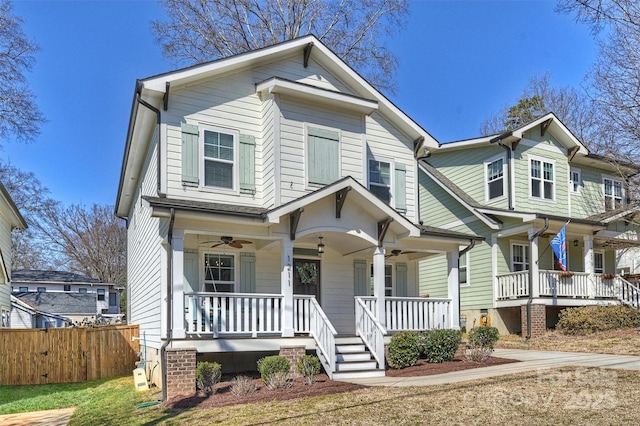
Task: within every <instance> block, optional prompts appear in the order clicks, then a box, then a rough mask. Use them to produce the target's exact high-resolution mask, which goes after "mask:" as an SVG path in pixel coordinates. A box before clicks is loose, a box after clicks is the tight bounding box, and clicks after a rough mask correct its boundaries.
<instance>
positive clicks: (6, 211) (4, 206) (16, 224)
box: [0, 182, 27, 229]
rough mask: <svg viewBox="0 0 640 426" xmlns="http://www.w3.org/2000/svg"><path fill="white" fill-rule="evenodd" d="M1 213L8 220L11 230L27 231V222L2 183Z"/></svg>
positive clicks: (0, 183) (0, 190)
mask: <svg viewBox="0 0 640 426" xmlns="http://www.w3.org/2000/svg"><path fill="white" fill-rule="evenodd" d="M0 213H1V214H2V215H3V216H5V217H6V218H7V221H8V223H9V225H10V226H11V229H27V222H26V221H25V220H24V217H22V215H21V214H20V211H19V210H18V207H16V204H15V203H14V202H13V199H12V198H11V196H10V195H9V193H8V192H7V189H6V188H5V187H4V185H3V184H2V182H0Z"/></svg>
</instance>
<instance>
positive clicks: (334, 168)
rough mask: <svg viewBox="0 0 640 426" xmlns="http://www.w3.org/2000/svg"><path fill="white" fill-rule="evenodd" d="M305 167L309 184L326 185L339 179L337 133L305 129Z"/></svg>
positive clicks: (338, 143) (311, 128)
mask: <svg viewBox="0 0 640 426" xmlns="http://www.w3.org/2000/svg"><path fill="white" fill-rule="evenodd" d="M307 132H308V135H307V166H308V169H309V170H308V178H309V184H312V185H328V184H330V183H332V182H335V181H336V180H338V179H339V178H340V171H339V170H338V165H339V156H340V137H339V135H338V132H334V131H331V130H325V129H316V128H314V127H309V128H308V129H307Z"/></svg>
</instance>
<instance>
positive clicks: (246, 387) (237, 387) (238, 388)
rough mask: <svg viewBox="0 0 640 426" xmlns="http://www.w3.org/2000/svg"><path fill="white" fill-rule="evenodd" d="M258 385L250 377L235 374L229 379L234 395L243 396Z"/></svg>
mask: <svg viewBox="0 0 640 426" xmlns="http://www.w3.org/2000/svg"><path fill="white" fill-rule="evenodd" d="M257 390H258V386H256V384H255V383H254V381H253V379H252V378H251V377H247V376H237V377H234V379H233V380H232V381H231V393H232V394H233V395H235V396H244V395H249V394H252V393H254V392H255V391H257Z"/></svg>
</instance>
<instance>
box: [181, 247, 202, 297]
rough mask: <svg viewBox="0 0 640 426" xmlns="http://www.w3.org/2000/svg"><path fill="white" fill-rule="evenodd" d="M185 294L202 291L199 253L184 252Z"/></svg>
mask: <svg viewBox="0 0 640 426" xmlns="http://www.w3.org/2000/svg"><path fill="white" fill-rule="evenodd" d="M183 262H184V265H183V268H184V292H185V293H191V292H195V291H200V284H199V280H200V274H199V273H198V272H199V267H198V253H197V252H189V251H185V252H184V259H183Z"/></svg>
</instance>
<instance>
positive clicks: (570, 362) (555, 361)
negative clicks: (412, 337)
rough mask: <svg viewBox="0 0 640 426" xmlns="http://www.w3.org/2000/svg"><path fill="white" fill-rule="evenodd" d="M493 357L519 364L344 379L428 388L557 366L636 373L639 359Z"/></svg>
mask: <svg viewBox="0 0 640 426" xmlns="http://www.w3.org/2000/svg"><path fill="white" fill-rule="evenodd" d="M493 355H494V356H496V357H500V358H511V359H517V360H519V361H522V362H514V363H510V364H502V365H495V366H491V367H480V368H472V369H470V370H463V371H455V372H452V373H445V374H436V375H433V376H419V377H388V376H385V377H371V378H361V379H347V380H344V381H346V382H350V383H357V384H359V385H365V386H398V387H407V386H431V385H444V384H447V383H458V382H466V381H470V380H477V379H486V378H490V377H497V376H506V375H509V374H517V373H524V372H528V371H536V370H546V369H551V368H560V367H596V368H615V369H621V370H636V371H640V356H630V355H606V354H593V353H582V352H549V351H529V350H522V349H496V350H495V351H494V353H493Z"/></svg>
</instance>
